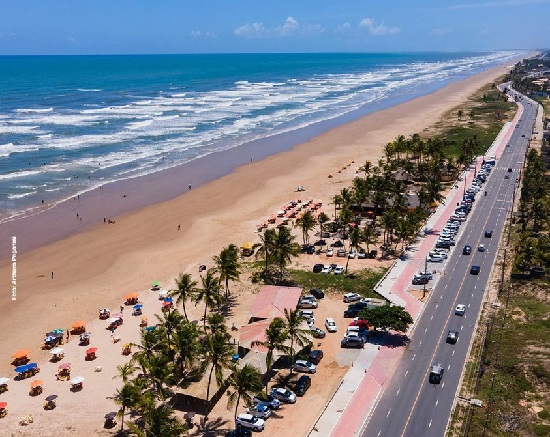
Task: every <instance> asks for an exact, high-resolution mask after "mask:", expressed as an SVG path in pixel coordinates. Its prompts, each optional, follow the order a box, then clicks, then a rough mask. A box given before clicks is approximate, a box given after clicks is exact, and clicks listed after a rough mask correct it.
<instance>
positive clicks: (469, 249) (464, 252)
mask: <svg viewBox="0 0 550 437" xmlns="http://www.w3.org/2000/svg"><path fill="white" fill-rule="evenodd" d="M471 253H472V246H469V245H466V246H464V249H462V255H470V254H471Z"/></svg>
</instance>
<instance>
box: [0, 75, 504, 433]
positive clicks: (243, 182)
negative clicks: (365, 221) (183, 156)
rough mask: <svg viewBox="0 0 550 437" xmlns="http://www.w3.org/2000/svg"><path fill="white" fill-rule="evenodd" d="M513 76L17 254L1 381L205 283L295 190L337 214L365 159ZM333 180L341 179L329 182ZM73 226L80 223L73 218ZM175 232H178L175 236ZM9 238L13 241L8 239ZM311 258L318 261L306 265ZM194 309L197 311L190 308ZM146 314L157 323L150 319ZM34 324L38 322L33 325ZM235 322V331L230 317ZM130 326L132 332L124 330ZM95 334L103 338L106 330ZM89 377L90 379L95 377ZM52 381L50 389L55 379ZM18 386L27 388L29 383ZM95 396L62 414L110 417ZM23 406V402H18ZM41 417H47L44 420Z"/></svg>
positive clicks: (337, 131)
mask: <svg viewBox="0 0 550 437" xmlns="http://www.w3.org/2000/svg"><path fill="white" fill-rule="evenodd" d="M506 69H507V67H505V66H500V67H497V68H494V69H491V70H487V71H485V72H483V73H481V74H479V75H476V76H473V77H471V78H468V79H465V80H463V81H460V82H454V83H452V84H450V85H447V86H446V87H444V88H442V89H440V90H437V91H435V92H433V93H431V94H428V95H425V96H422V97H419V98H416V99H414V100H410V101H407V102H405V103H401V104H399V105H395V106H392V107H390V108H387V109H385V110H382V111H378V112H375V113H372V114H370V115H367V116H365V117H362V118H360V119H358V120H356V121H353V122H350V123H347V124H345V125H342V126H338V127H336V128H333V129H330V130H329V131H327V132H325V133H324V134H322V135H320V136H318V137H315V138H312V139H310V140H308V141H306V142H304V143H301V144H299V145H297V146H295V147H293V148H292V149H291V150H288V151H284V152H281V153H277V154H275V155H271V156H269V157H266V158H265V159H262V160H259V161H254V162H252V163H247V164H245V165H242V166H240V167H238V168H236V169H235V170H234V171H232V172H231V173H229V174H227V175H225V176H223V177H221V178H219V179H216V180H214V181H211V182H208V183H205V184H204V185H202V186H201V187H197V188H195V187H194V188H193V189H192V190H190V191H187V192H185V193H184V194H183V195H180V196H178V197H175V198H174V199H172V200H169V201H166V202H159V203H155V204H152V205H149V206H145V207H143V208H140V209H138V210H136V211H132V212H129V213H126V214H123V215H121V216H117V217H116V224H113V225H103V223H101V224H100V225H97V226H94V227H93V228H92V229H88V230H85V231H82V232H78V233H76V234H74V235H71V236H70V237H68V238H64V239H60V240H57V241H55V242H53V243H51V244H48V245H46V246H43V247H40V248H38V249H35V250H32V251H30V252H28V253H22V252H21V253H19V254H18V257H17V268H18V277H17V300H16V301H11V300H10V297H11V296H10V295H9V294H8V292H7V291H8V289H6V293H3V295H2V296H0V303H1V304H2V308H3V309H4V312H3V317H2V319H1V320H0V327H1V328H3V329H4V332H7V333H8V334H9V335H6V336H5V338H4V340H3V345H4V348H3V350H4V354H3V356H2V360H1V361H0V376H4V375H5V374H6V375H7V376H12V374H13V370H12V367H11V366H9V364H8V362H9V361H10V360H9V356H10V354H11V353H13V352H14V351H15V350H17V349H22V348H25V349H31V351H32V360H33V361H37V362H39V363H43V362H45V361H47V359H48V358H49V355H48V352H47V351H42V350H40V349H39V347H40V344H41V343H42V342H41V340H42V337H41V335H42V334H43V333H44V332H46V331H48V330H51V329H54V328H65V327H67V326H70V325H71V323H72V322H74V321H76V320H85V321H88V322H91V321H93V322H94V326H95V325H96V324H97V309H98V308H103V307H110V308H117V307H118V305H119V304H120V300H121V299H122V296H124V294H126V293H128V292H139V293H140V296H142V295H143V296H144V298H145V299H151V298H153V299H154V295H153V294H151V293H152V292H150V291H145V290H148V289H149V286H150V284H151V282H152V281H154V280H160V281H161V282H162V283H163V286H162V288H164V289H169V288H172V287H173V286H174V282H173V278H174V277H175V276H176V275H177V274H178V273H180V272H189V273H192V275H193V276H194V279H198V266H199V265H201V264H206V265H207V266H211V265H212V263H211V261H210V260H211V257H212V256H213V255H215V254H217V253H219V251H220V250H221V249H222V247H224V246H226V245H227V244H230V243H235V244H237V245H240V244H242V243H243V242H244V241H252V242H256V241H257V240H258V235H257V234H256V233H255V230H256V224H257V223H259V222H261V221H263V220H264V219H265V218H267V217H268V216H269V215H270V214H271V213H273V212H275V211H276V210H277V209H279V206H280V205H281V204H283V203H285V202H287V201H288V200H289V199H292V198H297V193H295V192H294V187H295V186H297V185H303V186H304V187H305V188H306V191H305V192H304V193H301V195H302V196H304V197H305V198H310V197H312V198H314V199H315V200H321V201H322V202H323V209H324V211H326V212H327V213H328V214H329V215H331V212H332V208H333V207H332V205H331V200H330V199H331V198H332V196H333V195H334V194H336V193H338V192H339V191H340V190H341V189H342V188H343V187H345V186H347V185H349V183H350V181H351V179H352V178H353V177H354V176H355V171H356V170H357V169H358V168H359V167H360V166H361V165H362V164H363V163H364V162H365V160H370V161H371V162H376V161H377V160H378V159H379V158H381V157H382V156H383V147H384V145H385V144H386V143H387V142H389V141H392V140H393V139H395V137H396V136H397V135H405V136H408V135H411V134H413V133H415V132H419V133H420V132H422V130H423V129H425V128H427V127H429V126H430V125H432V124H433V123H434V122H435V121H437V119H439V118H440V117H441V116H442V115H443V114H444V113H445V112H446V111H448V110H450V109H452V108H453V107H455V106H456V105H459V104H461V103H462V102H464V100H465V99H466V98H468V97H469V96H471V94H472V93H473V92H475V91H477V90H478V89H479V88H480V87H481V86H483V85H485V84H487V83H490V82H492V81H493V80H494V79H495V78H497V77H499V76H500V75H501V74H502V73H503V72H504V71H506ZM312 151H313V152H314V153H312ZM352 161H354V162H353V163H352ZM329 173H331V174H332V175H333V176H334V177H333V178H328V174H329ZM184 183H185V185H186V184H187V182H186V181H185V182H184ZM156 189H159V190H160V189H161V188H160V187H157V188H156ZM102 191H105V190H102ZM118 199H119V198H118V197H117V198H115V199H114V201H117V200H118ZM70 219H71V220H74V221H76V218H75V217H73V215H72V214H71V217H70ZM58 225H60V222H53V223H52V222H50V223H45V224H44V225H43V226H44V227H42V228H41V229H40V231H44V229H46V228H47V227H48V226H58ZM178 225H181V230H178V229H177V227H178ZM255 234H256V235H255ZM3 238H4V237H3ZM5 238H6V239H7V240H9V241H10V242H11V236H10V235H6V236H5ZM298 240H299V239H298ZM311 260H313V258H308V261H309V262H311ZM301 261H302V260H299V261H298V262H301ZM302 267H303V266H302ZM52 271H53V272H54V273H55V276H54V278H53V279H52V278H51V277H50V273H51V272H52ZM0 275H2V277H5V278H7V277H10V278H11V263H10V262H5V261H2V262H0ZM252 293H253V292H252V291H251V287H250V286H249V285H247V284H243V292H242V293H241V298H240V299H239V300H238V307H239V308H238V310H239V311H245V312H247V311H248V308H249V306H250V304H251V300H252V299H250V296H252ZM191 311H196V309H195V308H194V307H192V308H191ZM159 312H160V311H159ZM199 313H200V311H199ZM148 315H149V316H150V319H153V320H154V318H153V316H154V314H153V313H150V314H148ZM28 319H31V323H28V322H26V320H28ZM23 321H25V322H23ZM228 323H229V324H231V319H228ZM125 327H126V328H129V327H130V325H128V326H126V324H125ZM126 328H125V329H126ZM94 334H95V333H94ZM95 335H97V336H102V337H103V336H104V334H100V333H99V331H98V332H97V334H95ZM107 339H108V338H107ZM94 341H95V340H94ZM104 347H107V346H106V345H105V346H104ZM115 351H116V352H118V347H117V348H116V349H113V353H115ZM104 356H105V359H106V360H115V357H114V356H113V357H112V358H108V357H107V356H106V355H104ZM73 362H75V361H74V360H73ZM105 362H106V363H107V361H105ZM109 362H111V367H114V365H113V364H112V362H113V361H109ZM79 365H80V364H79ZM89 372H90V375H92V374H93V369H92V368H90V369H89ZM109 372H113V370H112V369H110V370H109ZM100 375H101V374H98V376H100ZM104 376H105V377H107V376H108V381H103V382H102V384H103V387H104V390H106V392H107V395H110V394H111V393H112V392H114V388H115V387H116V386H117V384H118V382H114V381H112V380H111V375H110V374H105V375H104ZM47 383H49V384H51V383H50V382H49V380H48V382H47ZM13 384H18V385H20V384H24V385H25V386H27V383H26V382H13ZM90 388H92V387H91V386H90ZM88 390H89V389H88V388H86V394H85V396H86V397H87V398H88V397H89V399H88V401H87V402H86V404H87V405H88V406H87V407H86V406H84V405H81V403H80V402H81V401H79V400H78V399H77V398H76V397H73V398H72V399H74V400H70V401H69V400H67V402H68V404H67V408H65V407H64V408H63V411H67V414H68V413H69V412H70V411H71V410H70V409H71V408H80V409H81V413H82V416H85V415H87V414H88V415H89V416H90V418H89V419H87V420H89V421H92V420H95V421H97V417H92V416H94V414H95V413H97V410H98V409H100V411H101V415H102V414H104V411H103V410H101V408H102V407H103V406H104V405H107V407H105V408H108V406H109V403H108V401H105V396H106V392H105V391H101V390H100V386H99V385H98V386H97V387H93V390H90V392H88ZM18 401H22V400H21V399H19V398H18ZM98 405H99V407H98ZM73 411H74V410H73ZM36 414H37V415H41V416H42V415H43V414H44V413H43V412H36ZM46 414H47V413H46ZM11 419H13V418H11ZM11 419H10V420H11ZM87 420H82V422H81V423H80V422H79V432H77V431H76V430H74V433H73V435H89V430H90V429H92V428H87V427H86V426H87V424H88V422H87ZM62 425H63V424H62V423H59V422H58V423H57V425H56V424H55V423H51V424H48V425H45V426H49V427H50V428H49V430H51V429H53V428H55V427H57V428H59V426H62ZM22 430H23V429H22ZM24 431H28V432H29V434H28V435H38V434H40V435H50V434H47V433H44V430H43V429H42V430H38V429H36V428H34V429H32V427H28V428H27V429H24ZM87 432H88V434H87ZM52 435H53V434H52Z"/></svg>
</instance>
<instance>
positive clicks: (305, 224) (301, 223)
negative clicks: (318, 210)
mask: <svg viewBox="0 0 550 437" xmlns="http://www.w3.org/2000/svg"><path fill="white" fill-rule="evenodd" d="M316 224H317V219H316V218H315V216H314V215H313V213H312V212H311V210H309V209H308V210H307V211H306V212H304V214H302V216H301V217H300V218H299V219H297V220H296V227H299V228H300V229H301V230H302V238H303V240H304V244H306V243H309V231H311V230H313V229H314V228H315V225H316Z"/></svg>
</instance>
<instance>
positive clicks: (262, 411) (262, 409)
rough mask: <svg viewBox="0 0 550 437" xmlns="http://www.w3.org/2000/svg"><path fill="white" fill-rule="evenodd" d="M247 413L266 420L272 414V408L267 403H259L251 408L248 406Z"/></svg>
mask: <svg viewBox="0 0 550 437" xmlns="http://www.w3.org/2000/svg"><path fill="white" fill-rule="evenodd" d="M246 413H247V414H251V415H252V416H254V417H259V418H260V419H264V420H265V419H267V418H268V417H269V416H271V409H270V408H269V407H268V406H267V405H265V404H258V405H254V406H253V407H252V408H251V409H248V408H247V409H246Z"/></svg>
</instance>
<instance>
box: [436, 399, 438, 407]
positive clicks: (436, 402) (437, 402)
mask: <svg viewBox="0 0 550 437" xmlns="http://www.w3.org/2000/svg"><path fill="white" fill-rule="evenodd" d="M437 404H439V399H438V400H437V401H435V406H436V407H437Z"/></svg>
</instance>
